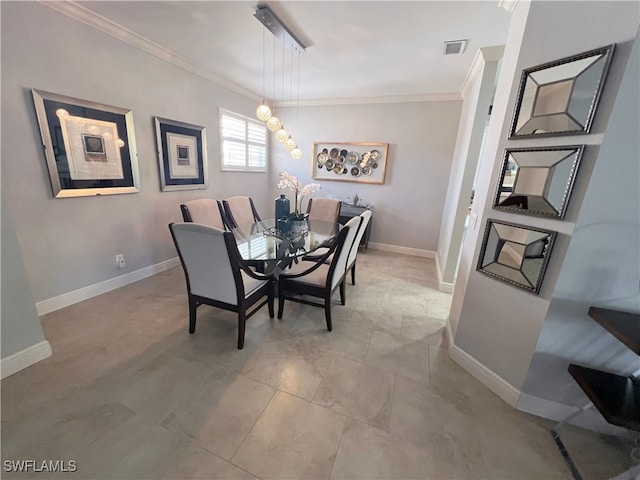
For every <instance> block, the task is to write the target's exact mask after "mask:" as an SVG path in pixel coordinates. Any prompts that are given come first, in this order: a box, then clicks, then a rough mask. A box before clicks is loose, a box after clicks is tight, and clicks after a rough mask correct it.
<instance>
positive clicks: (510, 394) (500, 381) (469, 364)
mask: <svg viewBox="0 0 640 480" xmlns="http://www.w3.org/2000/svg"><path fill="white" fill-rule="evenodd" d="M447 324H448V322H447ZM449 328H450V327H449ZM449 357H450V358H451V359H452V360H453V361H454V362H456V363H457V364H458V365H460V366H461V367H462V368H464V369H465V370H466V371H467V372H468V373H469V374H470V375H472V376H473V377H475V378H476V379H477V380H478V381H479V382H480V383H482V384H483V385H484V386H485V387H487V388H488V389H489V390H491V391H492V392H493V393H495V394H496V395H498V396H499V397H500V398H501V399H503V400H504V401H505V402H507V403H508V404H509V405H511V406H512V407H514V408H515V407H516V405H517V404H518V399H519V398H520V395H521V393H520V390H518V389H517V388H516V387H514V386H513V385H511V384H510V383H509V382H507V381H506V380H505V379H504V378H502V377H500V376H499V375H497V374H496V373H495V372H493V371H491V370H489V369H488V368H487V367H485V366H484V365H483V364H482V363H480V362H478V360H476V359H475V358H473V357H472V356H471V355H469V354H468V353H467V352H465V351H464V350H462V349H461V348H460V347H458V346H456V345H455V344H454V343H453V342H451V343H450V344H449Z"/></svg>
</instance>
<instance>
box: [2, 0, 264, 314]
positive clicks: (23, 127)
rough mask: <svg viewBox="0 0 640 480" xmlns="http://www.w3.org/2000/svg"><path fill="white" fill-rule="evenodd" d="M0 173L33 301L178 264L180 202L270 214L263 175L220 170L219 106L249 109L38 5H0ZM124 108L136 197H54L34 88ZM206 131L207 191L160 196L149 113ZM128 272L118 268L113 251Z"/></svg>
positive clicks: (221, 90)
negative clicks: (134, 156) (243, 198)
mask: <svg viewBox="0 0 640 480" xmlns="http://www.w3.org/2000/svg"><path fill="white" fill-rule="evenodd" d="M0 5H1V8H2V127H3V128H2V175H3V177H4V180H5V182H4V183H5V185H6V192H3V193H6V195H5V198H6V202H7V207H8V210H9V211H10V213H11V215H12V217H13V219H14V222H15V229H16V233H17V237H18V241H19V243H20V247H21V249H22V252H23V255H24V263H25V268H26V271H27V275H28V278H29V282H30V284H31V288H32V291H33V297H34V299H35V301H36V302H41V301H43V300H46V299H50V298H52V297H56V296H58V295H61V294H65V293H68V292H72V291H75V290H76V289H80V288H83V287H86V286H89V285H93V284H96V283H98V282H103V281H106V280H109V279H112V278H114V277H117V276H118V275H122V274H123V273H129V272H133V271H136V270H139V269H143V268H146V267H149V266H151V265H154V264H158V263H160V262H163V261H166V260H168V259H171V258H174V257H176V252H175V248H174V246H173V244H172V242H171V237H170V235H169V230H168V228H167V224H168V223H169V222H172V221H180V220H181V215H180V210H179V205H180V203H183V202H185V201H188V200H190V199H193V198H203V197H210V198H211V197H213V198H218V199H220V198H224V197H227V196H230V195H236V194H250V195H251V196H253V197H254V198H255V199H256V202H257V206H258V208H259V209H263V208H266V206H267V205H268V206H269V207H270V206H271V199H270V197H271V190H270V186H269V174H268V173H261V174H260V173H253V174H242V173H222V172H221V171H220V152H219V141H218V107H224V108H227V109H230V110H232V111H235V112H238V113H241V114H244V115H247V116H253V115H254V111H255V106H256V102H255V101H254V100H251V99H248V98H244V97H242V96H240V95H238V94H236V93H233V92H231V91H229V90H227V89H224V88H222V87H219V86H217V85H215V84H213V83H211V82H209V81H206V80H204V79H203V78H201V77H198V76H196V75H193V74H191V73H188V72H186V71H184V70H181V69H180V68H177V67H175V66H173V65H171V64H169V63H167V62H165V61H163V60H160V59H158V58H156V57H154V56H152V55H150V54H148V53H145V52H143V51H141V50H139V49H137V48H135V47H133V46H131V45H129V44H127V43H125V42H123V41H121V40H118V39H115V38H114V37H111V36H109V35H107V34H105V33H103V32H100V31H98V30H95V29H94V28H92V27H89V26H87V25H85V24H83V23H80V22H78V21H76V20H73V19H71V18H69V17H67V16H65V15H63V14H61V13H58V12H56V11H54V10H52V9H50V8H48V7H46V6H44V5H42V4H40V3H36V2H2V3H1V4H0ZM32 88H36V89H41V90H45V91H50V92H55V93H58V94H62V95H67V96H71V97H76V98H80V99H85V100H90V101H95V102H99V103H104V104H107V105H113V106H118V107H126V108H130V109H132V111H133V118H134V124H135V134H136V143H137V150H138V163H139V170H140V185H141V192H140V193H136V194H128V195H111V196H103V197H80V198H64V199H55V198H53V195H52V192H51V184H50V181H49V174H48V170H47V167H46V163H45V158H44V154H43V151H42V148H41V146H40V144H41V142H40V138H39V136H40V134H39V131H38V126H37V122H36V115H35V109H34V106H33V100H32V97H31V89H32ZM154 116H160V117H165V118H169V119H173V120H178V121H183V122H187V123H192V124H196V125H202V126H204V127H206V137H207V142H208V151H207V154H208V162H209V188H208V189H206V190H190V191H179V192H161V191H160V180H159V171H158V160H157V155H156V147H155V131H154V124H153V117H154ZM116 253H124V255H125V258H126V260H127V268H126V269H124V270H117V268H116V264H115V259H114V255H115V254H116Z"/></svg>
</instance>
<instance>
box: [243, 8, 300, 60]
mask: <svg viewBox="0 0 640 480" xmlns="http://www.w3.org/2000/svg"><path fill="white" fill-rule="evenodd" d="M254 17H256V18H257V19H258V20H259V21H260V23H262V24H263V25H264V26H265V27H267V29H269V31H270V32H271V33H273V34H274V35H275V36H276V38H279V39H280V40H282V41H283V42H284V43H289V44H291V47H292V48H295V49H296V50H298V51H299V52H300V53H302V52H304V50H305V48H307V47H305V46H304V44H303V43H302V41H300V40H299V39H298V37H296V36H295V35H294V33H293V32H292V31H291V30H290V29H289V28H288V27H287V26H286V25H285V24H284V23H283V22H282V20H280V19H279V18H278V17H277V16H276V14H275V13H273V11H272V10H271V9H270V8H269V7H268V6H267V5H264V6H261V7H257V8H256V13H255V15H254Z"/></svg>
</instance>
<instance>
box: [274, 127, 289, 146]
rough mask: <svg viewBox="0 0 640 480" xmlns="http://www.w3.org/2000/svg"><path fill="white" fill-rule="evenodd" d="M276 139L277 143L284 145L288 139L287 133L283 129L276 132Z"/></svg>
mask: <svg viewBox="0 0 640 480" xmlns="http://www.w3.org/2000/svg"><path fill="white" fill-rule="evenodd" d="M276 138H277V139H278V141H279V142H282V143H284V142H285V140H286V139H287V138H289V132H287V131H286V130H285V129H284V127H282V128H281V129H280V130H278V131H277V132H276Z"/></svg>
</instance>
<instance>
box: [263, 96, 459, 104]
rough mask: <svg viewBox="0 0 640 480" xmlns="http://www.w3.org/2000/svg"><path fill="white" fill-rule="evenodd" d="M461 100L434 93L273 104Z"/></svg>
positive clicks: (456, 97) (457, 97)
mask: <svg viewBox="0 0 640 480" xmlns="http://www.w3.org/2000/svg"><path fill="white" fill-rule="evenodd" d="M459 100H462V97H461V96H460V93H436V94H423V95H395V96H386V97H363V98H328V99H318V100H300V101H299V102H295V101H293V102H291V101H286V102H275V106H276V107H296V106H301V107H316V106H329V105H371V104H376V103H417V102H457V101H459Z"/></svg>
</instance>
